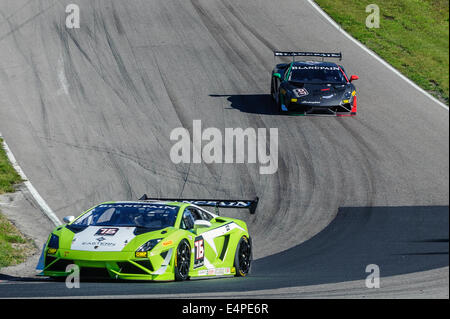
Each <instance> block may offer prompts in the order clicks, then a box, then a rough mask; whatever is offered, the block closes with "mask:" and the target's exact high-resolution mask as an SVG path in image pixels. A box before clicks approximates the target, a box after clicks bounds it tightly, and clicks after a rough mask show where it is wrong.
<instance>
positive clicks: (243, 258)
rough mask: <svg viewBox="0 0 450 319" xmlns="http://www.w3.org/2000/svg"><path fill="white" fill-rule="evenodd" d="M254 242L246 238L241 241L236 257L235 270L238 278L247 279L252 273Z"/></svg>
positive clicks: (243, 237)
mask: <svg viewBox="0 0 450 319" xmlns="http://www.w3.org/2000/svg"><path fill="white" fill-rule="evenodd" d="M252 257H253V254H252V242H251V240H250V239H249V238H247V237H246V236H242V237H241V239H240V240H239V242H238V244H237V247H236V253H235V255H234V268H235V269H236V277H245V276H247V275H248V274H249V273H250V270H251V265H252V259H253V258H252Z"/></svg>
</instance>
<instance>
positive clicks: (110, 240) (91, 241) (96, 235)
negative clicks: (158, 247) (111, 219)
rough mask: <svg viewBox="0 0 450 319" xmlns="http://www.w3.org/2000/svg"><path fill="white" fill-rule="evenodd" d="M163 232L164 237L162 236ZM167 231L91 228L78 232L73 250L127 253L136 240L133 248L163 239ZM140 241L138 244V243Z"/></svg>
mask: <svg viewBox="0 0 450 319" xmlns="http://www.w3.org/2000/svg"><path fill="white" fill-rule="evenodd" d="M162 232H163V233H164V235H162ZM167 234H168V232H167V230H163V229H160V230H155V231H148V232H145V233H142V232H141V231H140V229H139V228H138V229H136V227H114V226H89V227H86V228H85V229H83V230H81V231H77V232H76V233H75V234H74V236H73V239H72V242H71V244H70V249H71V250H80V251H110V252H111V251H124V250H125V251H126V250H127V249H124V248H125V247H126V246H127V245H128V244H130V242H131V241H133V240H135V238H136V237H138V238H136V240H135V242H134V244H133V245H132V246H133V247H135V246H136V244H137V245H141V244H143V243H145V242H147V241H148V240H150V239H153V238H162V237H165V236H166V235H167ZM136 241H138V243H136Z"/></svg>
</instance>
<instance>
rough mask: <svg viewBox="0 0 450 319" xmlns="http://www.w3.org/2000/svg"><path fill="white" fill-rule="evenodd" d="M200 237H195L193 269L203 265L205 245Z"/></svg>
mask: <svg viewBox="0 0 450 319" xmlns="http://www.w3.org/2000/svg"><path fill="white" fill-rule="evenodd" d="M204 243H205V242H204V240H203V237H202V236H199V237H195V241H194V269H195V268H198V267H201V266H203V265H204V263H205V244H204Z"/></svg>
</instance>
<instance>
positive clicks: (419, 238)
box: [253, 206, 449, 286]
mask: <svg viewBox="0 0 450 319" xmlns="http://www.w3.org/2000/svg"><path fill="white" fill-rule="evenodd" d="M448 218H449V207H448V206H419V207H417V206H416V207H342V208H340V209H339V212H338V214H337V216H336V218H335V219H334V220H333V222H331V224H330V225H328V226H327V227H326V228H325V229H324V230H323V231H321V232H320V233H319V234H317V235H316V236H314V237H313V238H311V239H309V240H307V241H306V242H304V243H302V244H300V245H298V246H295V247H293V248H290V249H288V250H286V251H283V252H281V253H278V254H275V255H271V256H268V257H265V258H261V259H258V260H255V262H254V268H253V270H254V274H255V275H256V276H262V277H271V278H272V279H273V280H277V279H278V285H280V286H283V285H286V286H293V285H312V284H314V285H316V284H326V283H336V282H345V281H353V280H361V279H365V278H366V277H367V276H368V273H366V267H367V266H368V265H373V264H375V265H377V266H378V267H379V269H380V274H381V276H382V277H386V276H394V275H402V274H407V273H413V272H419V271H425V270H431V269H436V268H441V267H445V266H448V265H449V257H448V252H449V245H448V241H449V220H448ZM274 265H278V266H277V267H278V268H276V269H278V270H279V271H274Z"/></svg>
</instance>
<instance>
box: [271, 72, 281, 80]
mask: <svg viewBox="0 0 450 319" xmlns="http://www.w3.org/2000/svg"><path fill="white" fill-rule="evenodd" d="M273 76H274V77H276V78H279V79H281V74H280V73H274V74H273Z"/></svg>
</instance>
